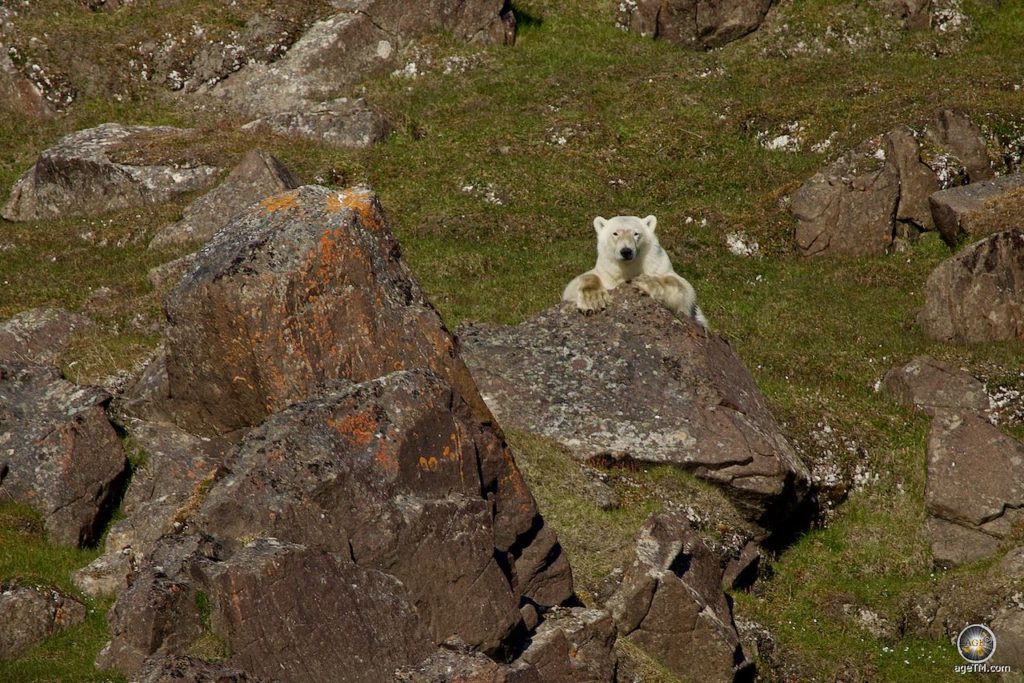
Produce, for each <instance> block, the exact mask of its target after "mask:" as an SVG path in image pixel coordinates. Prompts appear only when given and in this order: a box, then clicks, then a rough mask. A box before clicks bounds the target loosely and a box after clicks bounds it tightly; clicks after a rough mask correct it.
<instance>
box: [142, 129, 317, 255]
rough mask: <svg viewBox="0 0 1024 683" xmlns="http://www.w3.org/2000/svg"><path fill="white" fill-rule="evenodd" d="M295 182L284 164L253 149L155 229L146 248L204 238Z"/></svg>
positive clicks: (199, 240)
mask: <svg viewBox="0 0 1024 683" xmlns="http://www.w3.org/2000/svg"><path fill="white" fill-rule="evenodd" d="M298 186H299V181H298V180H296V179H295V176H293V175H292V174H291V171H289V170H288V169H287V168H285V166H284V164H282V163H281V162H280V161H278V159H276V158H275V157H273V156H271V155H269V154H267V153H266V152H263V151H261V150H258V149H254V150H252V151H250V152H249V153H248V154H246V155H245V157H244V158H243V159H242V160H241V161H240V162H239V163H238V165H237V166H235V167H234V168H233V169H232V170H231V173H229V174H228V177H227V178H225V179H224V182H222V183H221V184H220V185H218V186H217V187H215V188H213V189H212V190H210V191H209V192H207V193H206V194H205V195H203V196H202V197H200V198H199V199H197V200H195V201H194V202H192V203H191V204H189V205H188V206H187V207H186V208H185V211H184V212H183V215H182V218H181V220H180V221H178V222H177V223H174V224H172V225H168V226H167V227H166V228H164V229H163V230H161V231H160V232H158V233H157V234H156V236H155V237H153V240H152V241H151V242H150V243H149V248H150V249H161V248H165V247H169V246H174V245H177V244H187V243H189V242H205V241H206V240H208V239H210V238H211V237H213V233H215V232H217V230H218V229H220V228H221V227H222V226H223V225H225V224H226V223H227V222H228V221H229V220H231V218H232V217H233V216H234V215H235V214H237V213H238V212H240V211H242V210H243V209H245V208H246V207H248V206H249V205H250V204H252V203H254V202H257V201H259V200H261V199H265V198H266V197H269V196H270V195H275V194H280V193H281V192H284V191H285V190H293V189H295V188H296V187H298Z"/></svg>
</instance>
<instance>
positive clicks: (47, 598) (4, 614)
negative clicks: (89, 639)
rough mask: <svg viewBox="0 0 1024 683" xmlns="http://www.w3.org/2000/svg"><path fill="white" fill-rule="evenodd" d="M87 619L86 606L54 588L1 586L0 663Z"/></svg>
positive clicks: (16, 656) (17, 656)
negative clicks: (1, 625) (0, 626)
mask: <svg viewBox="0 0 1024 683" xmlns="http://www.w3.org/2000/svg"><path fill="white" fill-rule="evenodd" d="M83 621H85V606H84V605H82V604H81V603H80V602H78V601H77V600H74V599H73V598H70V597H68V596H67V595H64V594H63V593H61V592H60V591H56V590H53V589H52V588H42V587H17V586H4V587H2V588H0V624H3V628H0V662H2V661H10V660H12V659H18V658H19V657H21V656H22V655H23V654H25V653H26V652H28V651H29V650H30V649H32V647H33V646H35V645H36V644H38V643H39V642H40V641H42V640H43V639H44V638H46V637H47V636H50V635H53V634H54V633H57V632H58V631H62V630H64V629H66V628H68V627H69V626H74V625H76V624H80V623H82V622H83Z"/></svg>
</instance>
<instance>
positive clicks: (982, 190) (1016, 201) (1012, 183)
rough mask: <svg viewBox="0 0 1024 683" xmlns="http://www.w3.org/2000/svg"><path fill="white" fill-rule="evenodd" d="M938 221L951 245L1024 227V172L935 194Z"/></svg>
mask: <svg viewBox="0 0 1024 683" xmlns="http://www.w3.org/2000/svg"><path fill="white" fill-rule="evenodd" d="M928 201H929V202H930V204H931V211H932V216H933V217H934V220H935V225H936V227H937V228H938V230H939V232H940V233H941V234H942V239H943V240H945V241H946V243H947V244H950V245H951V246H956V244H957V242H958V241H959V240H960V239H961V238H963V237H966V238H968V239H978V238H980V237H984V236H986V235H990V234H992V233H994V232H1002V231H1004V230H1010V229H1012V228H1016V227H1020V225H1021V222H1022V221H1021V216H1022V215H1024V174H1020V173H1016V174H1014V175H1007V176H1000V177H998V178H993V179H991V180H984V181H980V182H977V183H971V184H970V185H961V186H960V187H951V188H949V189H948V190H942V191H941V192H936V193H934V194H932V195H931V196H930V197H929V198H928Z"/></svg>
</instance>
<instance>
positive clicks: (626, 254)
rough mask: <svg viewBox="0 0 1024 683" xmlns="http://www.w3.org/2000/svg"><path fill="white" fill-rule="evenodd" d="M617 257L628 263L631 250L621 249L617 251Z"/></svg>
mask: <svg viewBox="0 0 1024 683" xmlns="http://www.w3.org/2000/svg"><path fill="white" fill-rule="evenodd" d="M619 255H620V256H622V258H624V259H625V260H627V261H628V260H630V259H631V258H633V250H632V249H630V248H629V247H623V248H622V249H619Z"/></svg>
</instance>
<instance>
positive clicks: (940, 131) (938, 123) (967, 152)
mask: <svg viewBox="0 0 1024 683" xmlns="http://www.w3.org/2000/svg"><path fill="white" fill-rule="evenodd" d="M925 137H926V138H927V139H928V140H929V141H930V142H931V143H932V144H934V145H937V146H938V147H940V148H942V149H944V150H948V151H949V153H951V154H952V155H953V156H955V157H956V158H957V159H959V160H960V161H961V162H962V163H963V165H964V168H965V169H966V171H967V182H971V183H973V182H977V181H979V180H986V179H988V178H991V177H992V176H993V175H994V169H993V165H992V160H991V159H990V158H989V155H988V146H987V145H986V144H985V137H984V135H983V134H982V132H981V128H979V127H978V125H977V124H976V123H974V122H973V121H971V119H970V118H969V117H968V116H967V115H966V114H964V113H963V112H959V111H954V110H952V109H943V110H940V111H938V112H936V114H935V117H934V118H933V119H932V120H931V122H930V123H929V124H928V125H927V126H926V127H925Z"/></svg>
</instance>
